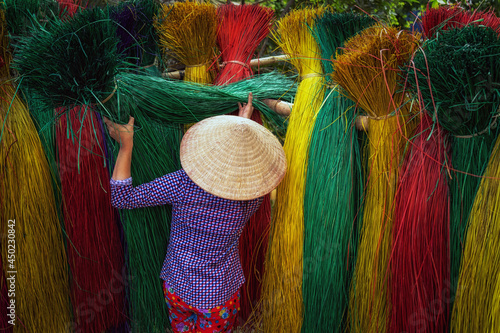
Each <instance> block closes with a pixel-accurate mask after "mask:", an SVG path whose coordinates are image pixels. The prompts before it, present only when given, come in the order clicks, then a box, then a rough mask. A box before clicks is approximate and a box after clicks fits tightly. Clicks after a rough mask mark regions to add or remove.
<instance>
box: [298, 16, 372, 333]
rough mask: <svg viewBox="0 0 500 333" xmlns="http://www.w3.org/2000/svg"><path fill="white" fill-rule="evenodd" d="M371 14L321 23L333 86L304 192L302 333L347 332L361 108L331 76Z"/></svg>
mask: <svg viewBox="0 0 500 333" xmlns="http://www.w3.org/2000/svg"><path fill="white" fill-rule="evenodd" d="M374 23H375V21H374V20H373V19H372V18H371V17H369V16H367V15H359V14H355V13H340V14H338V13H331V12H326V13H325V14H324V15H323V16H321V17H320V18H318V19H317V20H316V22H315V25H314V27H315V30H314V36H315V38H316V40H317V41H318V45H319V46H320V48H321V57H322V59H323V60H322V64H323V68H324V70H325V74H326V84H327V90H326V93H325V99H324V101H323V104H322V106H321V109H320V110H319V112H318V115H317V118H316V122H315V124H314V129H313V132H312V134H311V143H310V146H309V156H308V159H309V162H308V167H307V179H306V185H305V186H306V187H305V196H304V258H309V259H304V273H303V274H304V279H303V293H302V294H303V299H304V323H303V325H302V332H327V331H334V332H341V331H343V329H345V325H344V324H345V313H346V312H347V305H348V304H349V294H348V293H347V292H346V291H347V290H349V285H350V281H351V276H352V271H353V269H354V265H353V264H354V263H355V262H356V261H355V258H356V256H355V254H356V247H357V239H356V238H357V232H356V224H357V222H356V218H357V217H359V216H361V215H359V213H358V210H359V208H360V207H359V203H360V202H361V200H362V186H361V185H362V184H361V182H360V181H359V178H360V177H361V161H360V157H361V154H360V153H359V148H358V147H359V144H358V135H357V131H356V130H355V129H354V126H353V125H354V120H355V118H356V112H355V111H356V108H355V104H354V102H353V101H351V100H350V99H348V98H347V97H345V96H343V95H342V94H341V93H340V91H339V90H340V87H339V86H338V85H335V82H334V81H332V80H331V76H330V74H331V73H332V72H333V62H332V59H334V58H335V56H336V51H337V48H338V47H342V46H343V45H344V42H345V41H346V40H348V39H349V38H350V37H352V36H353V35H355V34H357V33H358V32H359V31H361V30H363V29H364V28H367V27H368V26H370V25H372V24H374Z"/></svg>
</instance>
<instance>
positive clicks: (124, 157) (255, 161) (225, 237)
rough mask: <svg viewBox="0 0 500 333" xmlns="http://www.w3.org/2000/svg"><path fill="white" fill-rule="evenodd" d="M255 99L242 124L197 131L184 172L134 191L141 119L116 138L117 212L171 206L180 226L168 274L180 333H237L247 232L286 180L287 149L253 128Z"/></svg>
mask: <svg viewBox="0 0 500 333" xmlns="http://www.w3.org/2000/svg"><path fill="white" fill-rule="evenodd" d="M252 112H253V107H252V94H249V96H248V103H247V104H244V105H243V106H242V105H239V116H240V117H236V116H218V117H212V118H208V119H205V120H203V121H201V122H199V123H197V124H195V125H194V126H192V127H191V128H190V129H189V130H188V131H187V132H186V133H185V134H184V137H183V139H182V142H181V150H180V158H181V165H182V169H181V170H179V171H176V172H173V173H170V174H167V175H165V176H163V177H160V178H157V179H155V180H153V181H151V182H149V183H146V184H143V185H140V186H137V187H135V188H134V187H132V178H131V174H130V165H131V160H132V149H133V125H134V119H133V118H130V121H129V123H128V124H126V125H117V124H115V123H112V122H111V121H109V120H108V119H105V122H106V124H107V126H108V129H109V132H110V136H111V137H112V138H114V139H115V140H117V141H118V142H120V144H121V145H120V150H119V153H118V157H117V160H116V164H115V168H114V171H113V176H112V179H111V200H112V204H113V205H114V206H115V207H117V208H121V209H133V208H138V207H146V206H155V205H163V204H170V205H172V224H171V229H170V230H171V231H170V241H169V245H168V249H167V255H166V258H165V261H164V264H163V268H162V270H161V274H160V278H161V279H162V280H163V290H164V294H165V300H166V302H167V306H168V308H169V318H170V322H171V324H172V328H173V330H174V332H231V329H232V327H233V325H234V321H235V319H236V314H237V311H238V310H239V299H240V294H239V288H240V287H241V285H242V284H243V283H244V281H245V278H244V276H243V271H242V268H241V263H240V256H239V253H238V242H239V237H240V235H241V232H242V230H243V227H244V226H245V223H246V222H247V221H248V219H249V218H250V217H251V216H252V214H253V213H255V211H256V210H257V209H258V207H259V205H260V203H261V202H262V196H264V195H265V194H267V193H269V192H270V191H272V190H273V189H274V188H275V187H276V186H277V185H278V184H279V182H280V181H281V180H282V179H283V177H284V175H285V171H286V160H285V154H284V151H283V148H282V147H281V144H280V143H279V141H278V140H277V139H276V138H275V137H274V136H273V134H272V133H271V132H269V131H268V130H267V129H265V128H264V127H262V126H261V125H259V124H257V123H255V122H254V121H252V120H250V119H249V118H250V116H251V114H252Z"/></svg>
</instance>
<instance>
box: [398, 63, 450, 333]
mask: <svg viewBox="0 0 500 333" xmlns="http://www.w3.org/2000/svg"><path fill="white" fill-rule="evenodd" d="M409 74H410V75H411V74H412V73H411V72H410V73H409ZM412 137H413V138H412V140H411V141H410V146H409V150H410V151H409V153H408V154H407V155H406V156H405V158H404V160H403V164H402V166H401V170H400V172H399V180H398V187H397V191H396V197H395V199H394V201H395V208H394V209H395V211H394V226H393V233H392V240H393V248H392V252H391V261H390V265H391V272H392V279H391V289H390V293H391V301H392V312H391V317H390V324H389V331H390V332H394V333H399V332H403V331H407V332H410V331H413V330H417V329H418V330H421V331H422V332H436V333H438V332H447V331H448V327H449V312H450V311H449V310H450V304H449V301H448V300H447V299H446V296H445V293H444V292H443V291H445V290H449V287H450V286H449V274H450V269H449V267H450V258H449V223H450V200H449V190H448V182H447V180H448V168H449V165H448V163H449V142H448V140H447V138H448V136H447V134H446V133H445V131H443V130H442V129H441V128H440V127H439V125H438V124H437V123H436V124H434V123H433V122H432V119H431V118H430V117H429V115H427V113H425V112H422V113H421V122H420V125H419V126H418V127H417V128H416V129H415V132H414V133H413V135H412ZM428 319H429V320H428Z"/></svg>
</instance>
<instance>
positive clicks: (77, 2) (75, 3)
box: [57, 0, 86, 17]
mask: <svg viewBox="0 0 500 333" xmlns="http://www.w3.org/2000/svg"><path fill="white" fill-rule="evenodd" d="M84 1H85V0H57V2H58V3H59V7H60V12H59V16H60V17H63V16H65V15H69V16H70V17H73V16H74V15H75V14H76V12H77V11H78V9H79V8H81V7H86V5H85V3H84ZM85 2H86V1H85Z"/></svg>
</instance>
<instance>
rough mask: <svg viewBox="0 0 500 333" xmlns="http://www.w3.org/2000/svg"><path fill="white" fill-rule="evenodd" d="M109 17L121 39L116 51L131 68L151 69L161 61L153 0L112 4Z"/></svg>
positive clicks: (156, 5) (155, 5)
mask: <svg viewBox="0 0 500 333" xmlns="http://www.w3.org/2000/svg"><path fill="white" fill-rule="evenodd" d="M110 10H111V14H110V16H111V18H112V19H113V20H114V21H115V22H116V23H117V30H116V32H117V34H118V36H119V38H120V42H119V43H118V52H119V53H120V54H122V55H123V57H124V58H125V61H127V62H128V63H129V64H130V65H131V67H132V69H140V68H143V69H144V68H151V69H152V70H154V68H152V67H154V66H153V64H154V62H155V60H156V59H158V60H159V62H161V56H160V50H159V46H158V35H157V33H156V29H155V27H154V25H153V23H154V20H155V18H156V16H157V15H158V12H159V10H160V5H159V4H158V2H157V1H155V0H128V1H123V2H120V3H118V4H117V5H116V6H114V7H111V8H110Z"/></svg>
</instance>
